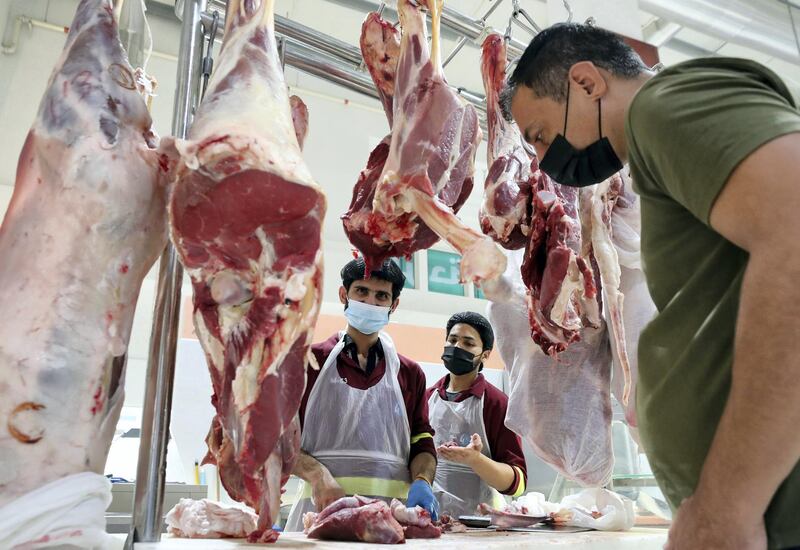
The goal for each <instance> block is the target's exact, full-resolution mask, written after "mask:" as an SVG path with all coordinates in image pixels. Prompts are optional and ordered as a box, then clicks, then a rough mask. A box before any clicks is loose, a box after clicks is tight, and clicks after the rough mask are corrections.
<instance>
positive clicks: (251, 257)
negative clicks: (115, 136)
mask: <svg viewBox="0 0 800 550" xmlns="http://www.w3.org/2000/svg"><path fill="white" fill-rule="evenodd" d="M225 23H226V28H225V40H224V42H223V45H222V51H221V53H220V55H219V58H218V60H217V67H216V69H215V72H214V74H213V75H212V77H211V81H210V82H209V86H208V91H207V93H206V95H205V98H204V99H203V101H202V103H201V105H200V108H199V110H198V113H197V116H196V118H195V121H194V123H193V124H192V127H191V129H190V131H189V136H188V138H189V139H188V140H187V141H185V142H177V143H176V146H177V147H178V149H179V150H180V152H181V159H182V162H181V164H180V165H179V168H178V176H177V180H176V183H175V189H174V191H173V195H172V198H171V201H170V205H169V213H170V222H171V236H172V240H173V242H174V243H175V247H176V249H177V251H178V252H179V254H180V259H181V262H182V263H183V265H184V266H185V268H186V271H187V273H188V274H189V276H190V277H191V280H192V287H193V290H194V296H193V301H194V323H195V328H196V331H197V335H198V337H199V339H200V342H201V344H202V346H203V349H204V351H205V353H206V357H207V360H208V366H209V370H210V372H211V381H212V385H213V390H214V395H213V397H212V403H213V405H214V407H215V409H216V416H215V418H214V420H213V423H212V426H211V430H210V432H209V434H208V438H207V443H208V455H207V457H206V459H205V461H206V462H211V463H214V464H216V465H217V467H218V469H219V473H220V477H221V480H222V483H223V485H224V486H225V489H226V490H227V492H228V493H229V494H230V495H231V496H232V497H233V498H235V499H236V500H238V501H241V502H244V503H246V504H248V505H250V506H252V507H253V508H254V509H255V510H256V511H257V512H258V513H259V521H258V528H257V529H256V531H254V532H253V533H251V534H250V537H249V538H250V540H254V541H261V542H270V541H274V540H275V539H276V538H277V536H278V535H277V533H276V532H275V531H273V530H272V525H273V524H274V523H277V520H278V515H279V511H280V494H281V487H282V485H283V484H284V483H285V482H286V480H287V479H288V477H289V474H290V472H291V470H292V467H293V464H294V460H295V458H296V454H297V451H298V449H299V422H298V420H297V411H298V408H299V406H300V400H301V397H302V395H303V390H304V387H305V364H306V357H307V352H308V346H309V344H310V343H311V342H310V340H311V337H312V333H313V327H314V324H315V322H316V318H317V314H318V312H319V303H320V299H321V295H322V250H321V240H322V233H321V232H322V221H323V217H324V214H325V207H326V201H325V196H324V194H323V193H322V190H321V189H320V188H319V187H318V186H317V185H316V183H315V182H314V180H313V178H312V177H311V174H310V173H309V171H308V168H307V167H306V165H305V163H304V161H303V159H302V153H301V150H300V143H299V142H301V141H302V138H303V136H304V135H305V127H306V122H307V121H306V110H305V108H304V106H303V105H302V103H301V102H299V101H298V100H296V99H295V100H294V101H293V102H292V103H291V105H290V99H289V97H288V94H287V90H286V84H285V82H284V79H283V71H282V69H281V66H280V61H279V58H278V53H277V46H276V42H275V33H274V16H273V0H262V1H261V2H252V1H247V0H241V1H240V0H230V1H229V2H228V10H227V16H226V21H225ZM293 119H294V123H293Z"/></svg>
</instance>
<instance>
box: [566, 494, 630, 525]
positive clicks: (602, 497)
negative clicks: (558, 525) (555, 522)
mask: <svg viewBox="0 0 800 550" xmlns="http://www.w3.org/2000/svg"><path fill="white" fill-rule="evenodd" d="M560 508H561V512H559V513H561V514H563V513H564V511H565V510H566V511H568V512H569V513H570V514H571V518H570V519H567V520H566V525H574V526H575V527H586V528H588V529H597V530H598V531H627V530H628V529H630V528H631V527H633V522H634V520H635V519H636V518H635V513H634V506H633V501H632V500H631V499H629V498H625V497H623V496H622V495H618V494H617V493H614V492H612V491H609V490H607V489H599V488H594V489H584V490H583V491H581V492H580V493H578V494H575V495H569V496H566V497H564V500H562V501H561V504H560ZM593 512H596V513H599V514H600V516H599V517H595V515H596V514H593Z"/></svg>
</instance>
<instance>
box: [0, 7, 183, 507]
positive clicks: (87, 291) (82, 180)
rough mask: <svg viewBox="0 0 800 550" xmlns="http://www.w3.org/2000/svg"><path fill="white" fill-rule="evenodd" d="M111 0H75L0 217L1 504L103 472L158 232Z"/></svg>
mask: <svg viewBox="0 0 800 550" xmlns="http://www.w3.org/2000/svg"><path fill="white" fill-rule="evenodd" d="M146 87H147V83H146V81H145V80H144V79H143V77H142V75H141V73H137V72H134V70H133V69H132V68H131V66H130V65H129V63H128V60H127V56H126V54H125V52H124V50H123V48H122V45H121V44H120V41H119V34H118V30H117V23H116V22H115V20H114V17H113V12H112V5H111V2H110V1H109V0H83V1H82V2H81V3H80V4H79V6H78V9H77V12H76V14H75V18H74V20H73V22H72V25H71V26H70V31H69V34H68V36H67V41H66V45H65V47H64V51H63V52H62V54H61V57H60V58H59V60H58V62H57V65H56V67H55V69H54V70H53V73H52V75H51V77H50V81H49V83H48V87H47V91H46V92H45V95H44V98H43V99H42V102H41V104H40V106H39V112H38V114H37V117H36V121H35V122H34V124H33V127H32V128H31V129H30V131H29V132H28V136H27V138H26V140H25V144H24V146H23V148H22V152H21V154H20V157H19V164H18V166H17V177H16V184H15V187H14V194H13V196H12V198H11V203H10V204H9V207H8V211H7V212H6V215H5V218H4V220H3V223H2V226H0V313H2V315H3V319H4V321H3V322H2V323H0V426H2V434H0V463H2V465H3V466H2V473H0V505H2V504H5V503H7V502H8V501H9V500H12V499H14V498H15V497H17V496H19V495H21V494H24V493H27V492H29V491H31V490H32V489H34V488H36V487H39V486H41V485H44V484H45V483H47V482H49V481H51V480H55V479H59V478H62V477H65V476H68V475H70V474H75V473H79V472H85V471H91V472H97V473H98V474H102V473H103V468H104V465H105V461H106V456H107V454H108V449H109V446H110V445H111V439H112V437H113V434H114V429H115V427H116V423H117V419H118V417H119V412H120V408H121V407H122V402H123V390H124V376H125V357H126V350H127V346H128V339H129V337H130V331H131V324H132V323H133V315H134V309H135V307H136V300H137V297H138V294H139V289H140V287H141V283H142V279H143V278H144V276H145V274H146V273H147V272H148V270H149V269H150V267H151V266H152V265H153V262H155V260H156V258H157V257H158V255H159V253H160V252H161V250H162V249H163V248H164V245H165V243H166V239H167V233H166V219H165V205H166V195H167V187H166V184H167V183H168V177H167V174H166V169H167V167H168V164H169V163H168V160H167V159H166V158H163V157H161V156H160V154H159V152H158V150H157V146H158V142H159V140H158V138H157V137H156V135H155V134H154V133H153V131H152V128H151V126H152V120H151V118H150V114H149V113H148V111H147V107H146V105H145V101H144V98H143V97H142V92H143V91H144V90H145V89H146Z"/></svg>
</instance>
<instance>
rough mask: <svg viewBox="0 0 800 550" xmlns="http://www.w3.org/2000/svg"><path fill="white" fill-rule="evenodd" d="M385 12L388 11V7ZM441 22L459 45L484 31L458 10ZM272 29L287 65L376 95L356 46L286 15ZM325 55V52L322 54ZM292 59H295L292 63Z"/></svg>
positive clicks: (477, 102) (478, 102) (475, 100)
mask: <svg viewBox="0 0 800 550" xmlns="http://www.w3.org/2000/svg"><path fill="white" fill-rule="evenodd" d="M501 2H502V0H498V1H497V2H495V4H493V5H492V6H491V7H490V9H489V10H488V12H487V14H486V15H485V16H484V17H487V16H488V15H490V14H491V13H492V12H493V11H494V10H495V9H496V8H497V6H499V4H500V3H501ZM182 3H183V0H178V1H177V2H176V10H177V8H178V7H179V6H180V5H182ZM374 4H375V5H374V6H371V4H370V6H371V9H373V10H374V11H377V10H379V9H380V7H381V5H380V3H377V2H375V3H374ZM208 9H209V11H213V10H217V11H219V12H220V18H221V21H222V20H224V18H225V10H226V2H225V0H209V3H208ZM387 11H388V10H387ZM442 25H443V26H445V27H448V28H450V29H451V30H454V31H455V32H456V33H458V34H460V35H461V36H462V38H466V40H461V41H459V42H460V44H461V46H462V47H463V45H464V44H466V42H467V41H468V40H479V39H481V37H482V36H483V35H484V32H485V31H486V25H485V23H484V21H483V19H480V20H477V21H474V20H472V19H470V18H469V17H466V16H464V15H462V14H460V13H459V12H457V11H455V10H453V9H450V8H447V7H445V8H444V11H443V12H442ZM275 30H276V33H277V34H279V35H281V36H284V37H286V38H288V39H289V40H288V44H287V47H286V58H285V60H286V63H287V64H289V65H290V66H292V67H294V68H296V69H298V70H302V71H304V72H307V73H309V74H312V75H314V76H317V77H320V78H323V79H327V80H330V81H332V82H335V83H336V84H339V85H341V86H344V87H345V88H348V89H350V90H353V91H356V92H359V93H363V94H365V95H367V96H369V97H373V98H377V97H378V96H377V93H376V92H375V86H374V84H373V83H372V79H371V78H370V77H369V76H368V75H367V73H366V72H365V71H363V70H360V69H361V65H362V57H361V50H360V49H359V48H358V46H354V45H352V44H349V43H347V42H344V41H342V40H338V39H336V38H333V37H332V36H329V35H327V34H324V33H321V32H319V31H316V30H314V29H312V28H311V27H307V26H305V25H302V24H300V23H297V22H295V21H292V20H290V19H287V18H285V17H282V16H279V15H276V16H275ZM295 46H299V49H295V50H294V52H293V53H294V55H290V52H292V50H293V48H294V47H295ZM507 49H508V55H509V57H518V56H519V55H521V54H522V51H523V50H524V49H525V44H523V43H521V42H519V41H518V40H515V39H514V38H512V39H511V40H510V41H509V42H508V45H507ZM321 54H325V55H321ZM292 60H295V61H297V62H298V64H295V63H294V62H293V61H292ZM448 61H449V59H448ZM328 69H332V70H333V73H332V74H331V78H327V76H328V73H327V72H326V71H327V70H328ZM454 89H457V90H458V91H459V93H460V95H461V96H462V97H464V99H465V100H467V101H468V102H469V103H471V104H472V105H473V106H475V107H476V108H477V109H478V111H479V112H480V113H484V112H485V110H486V108H485V101H484V97H483V96H482V95H481V94H479V93H476V92H472V91H468V90H464V89H460V88H455V87H454ZM481 124H482V126H483V127H484V129H485V123H484V121H483V120H481Z"/></svg>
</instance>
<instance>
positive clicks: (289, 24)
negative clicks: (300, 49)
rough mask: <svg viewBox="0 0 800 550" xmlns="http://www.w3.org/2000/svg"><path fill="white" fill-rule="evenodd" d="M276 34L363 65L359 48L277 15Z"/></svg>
mask: <svg viewBox="0 0 800 550" xmlns="http://www.w3.org/2000/svg"><path fill="white" fill-rule="evenodd" d="M217 1H218V0H217ZM275 32H277V33H278V34H282V35H283V36H285V37H286V38H289V39H292V40H296V41H297V42H300V43H301V44H305V45H306V46H310V47H312V48H316V49H317V50H319V51H321V52H325V53H327V54H330V55H333V56H336V57H338V58H340V59H342V60H343V61H347V62H349V63H352V64H353V66H357V65H360V64H361V50H360V49H359V48H358V46H353V45H352V44H348V43H347V42H344V41H343V40H339V39H337V38H334V37H332V36H329V35H327V34H323V33H321V32H319V31H315V30H314V29H312V28H311V27H306V26H305V25H302V24H300V23H297V22H296V21H292V20H291V19H287V18H286V17H283V16H281V15H277V14H276V15H275Z"/></svg>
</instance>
